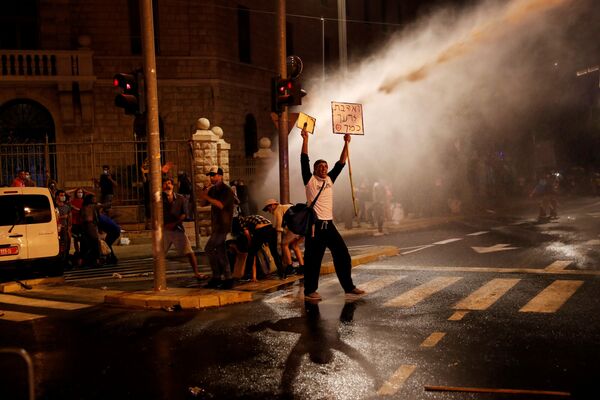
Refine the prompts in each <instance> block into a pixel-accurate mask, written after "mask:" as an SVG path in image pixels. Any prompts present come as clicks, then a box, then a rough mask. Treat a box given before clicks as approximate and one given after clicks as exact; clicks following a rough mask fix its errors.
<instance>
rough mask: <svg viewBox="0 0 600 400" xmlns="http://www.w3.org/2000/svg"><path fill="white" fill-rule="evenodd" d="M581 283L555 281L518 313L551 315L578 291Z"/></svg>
mask: <svg viewBox="0 0 600 400" xmlns="http://www.w3.org/2000/svg"><path fill="white" fill-rule="evenodd" d="M582 284H583V281H574V280H568V281H567V280H557V281H554V282H552V283H551V284H550V285H549V286H548V287H547V288H545V289H544V290H542V291H541V292H540V293H539V294H538V295H537V296H535V297H534V298H533V299H531V301H529V303H527V304H525V305H524V306H523V308H521V309H520V310H519V311H520V312H538V313H553V312H556V310H558V309H559V308H560V307H562V305H563V304H565V302H566V301H567V300H568V299H569V298H570V297H571V296H573V294H574V293H575V292H576V291H577V289H579V287H580V286H581V285H582Z"/></svg>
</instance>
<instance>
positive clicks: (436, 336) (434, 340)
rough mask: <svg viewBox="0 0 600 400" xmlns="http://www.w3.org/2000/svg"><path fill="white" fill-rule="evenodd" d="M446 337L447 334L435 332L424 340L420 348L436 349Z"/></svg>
mask: <svg viewBox="0 0 600 400" xmlns="http://www.w3.org/2000/svg"><path fill="white" fill-rule="evenodd" d="M444 336H446V332H433V333H432V334H431V335H429V337H428V338H427V339H425V340H423V343H421V345H420V347H435V346H436V345H437V344H438V343H439V342H440V340H442V338H443V337H444Z"/></svg>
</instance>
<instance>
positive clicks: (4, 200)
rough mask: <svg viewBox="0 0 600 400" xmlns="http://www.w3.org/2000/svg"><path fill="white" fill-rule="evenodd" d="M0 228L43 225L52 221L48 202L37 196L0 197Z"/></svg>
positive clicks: (46, 199)
mask: <svg viewBox="0 0 600 400" xmlns="http://www.w3.org/2000/svg"><path fill="white" fill-rule="evenodd" d="M0 210H2V212H0V226H7V225H9V226H12V225H24V224H43V223H47V222H50V221H52V214H51V213H50V201H49V200H48V197H46V196H44V195H39V194H26V195H7V196H0Z"/></svg>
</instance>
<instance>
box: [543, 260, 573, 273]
mask: <svg viewBox="0 0 600 400" xmlns="http://www.w3.org/2000/svg"><path fill="white" fill-rule="evenodd" d="M571 264H573V261H562V260H558V261H554V262H553V263H552V264H550V265H548V266H547V267H546V268H544V269H545V270H546V271H562V270H564V269H565V268H567V267H568V266H569V265H571Z"/></svg>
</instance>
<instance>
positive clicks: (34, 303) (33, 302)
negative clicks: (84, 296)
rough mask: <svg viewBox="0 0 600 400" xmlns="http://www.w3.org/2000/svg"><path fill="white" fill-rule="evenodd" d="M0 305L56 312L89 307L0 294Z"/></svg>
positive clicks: (88, 305) (87, 305)
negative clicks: (53, 310)
mask: <svg viewBox="0 0 600 400" xmlns="http://www.w3.org/2000/svg"><path fill="white" fill-rule="evenodd" d="M0 303H4V304H16V305H20V306H28V307H42V308H53V309H57V310H79V309H81V308H88V307H91V305H90V304H81V303H68V302H63V301H54V300H43V299H35V298H31V297H21V296H13V295H10V294H0Z"/></svg>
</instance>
